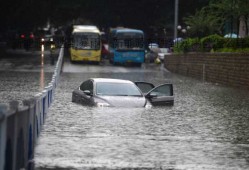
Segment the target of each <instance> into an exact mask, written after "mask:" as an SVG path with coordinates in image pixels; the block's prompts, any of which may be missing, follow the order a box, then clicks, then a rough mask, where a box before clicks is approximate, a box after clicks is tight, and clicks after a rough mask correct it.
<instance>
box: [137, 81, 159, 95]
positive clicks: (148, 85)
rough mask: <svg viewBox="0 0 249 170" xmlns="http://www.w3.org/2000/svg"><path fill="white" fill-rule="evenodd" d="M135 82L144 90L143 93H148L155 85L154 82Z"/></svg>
mask: <svg viewBox="0 0 249 170" xmlns="http://www.w3.org/2000/svg"><path fill="white" fill-rule="evenodd" d="M135 84H136V85H137V87H138V88H139V89H140V90H141V91H142V93H148V92H149V91H150V90H151V89H153V88H154V87H155V86H154V85H153V84H151V83H146V82H135Z"/></svg>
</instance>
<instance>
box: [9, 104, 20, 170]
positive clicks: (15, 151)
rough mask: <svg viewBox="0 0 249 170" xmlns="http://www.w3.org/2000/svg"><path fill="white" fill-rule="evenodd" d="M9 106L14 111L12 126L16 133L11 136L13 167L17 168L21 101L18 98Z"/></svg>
mask: <svg viewBox="0 0 249 170" xmlns="http://www.w3.org/2000/svg"><path fill="white" fill-rule="evenodd" d="M9 106H10V112H12V113H14V124H13V125H12V127H13V128H14V133H13V134H11V136H13V141H12V143H13V150H12V153H13V154H12V160H13V161H12V168H13V169H16V158H17V157H16V154H17V138H18V129H17V128H18V127H17V112H18V106H19V102H18V101H16V100H13V101H11V102H10V103H9Z"/></svg>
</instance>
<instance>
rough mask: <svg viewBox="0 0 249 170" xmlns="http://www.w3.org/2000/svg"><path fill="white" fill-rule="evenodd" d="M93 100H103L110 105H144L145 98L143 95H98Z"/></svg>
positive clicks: (97, 101) (99, 101) (98, 101)
mask: <svg viewBox="0 0 249 170" xmlns="http://www.w3.org/2000/svg"><path fill="white" fill-rule="evenodd" d="M95 102H96V103H101V102H105V103H108V104H110V106H112V107H145V105H146V103H147V100H146V98H145V97H134V96H98V97H96V100H95Z"/></svg>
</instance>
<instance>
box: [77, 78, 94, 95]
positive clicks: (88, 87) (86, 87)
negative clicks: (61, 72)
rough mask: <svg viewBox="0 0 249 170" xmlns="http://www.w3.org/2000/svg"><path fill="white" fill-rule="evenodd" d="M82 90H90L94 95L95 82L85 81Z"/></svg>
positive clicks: (81, 86)
mask: <svg viewBox="0 0 249 170" xmlns="http://www.w3.org/2000/svg"><path fill="white" fill-rule="evenodd" d="M80 90H82V91H85V90H89V91H90V92H91V93H93V82H92V81H91V80H88V81H85V82H83V83H82V84H81V85H80Z"/></svg>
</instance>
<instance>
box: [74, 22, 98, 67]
mask: <svg viewBox="0 0 249 170" xmlns="http://www.w3.org/2000/svg"><path fill="white" fill-rule="evenodd" d="M70 60H71V61H86V62H88V61H89V62H96V63H99V62H100V60H101V33H100V30H99V29H98V28H97V27H96V26H91V25H75V26H73V31H72V43H71V47H70Z"/></svg>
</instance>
